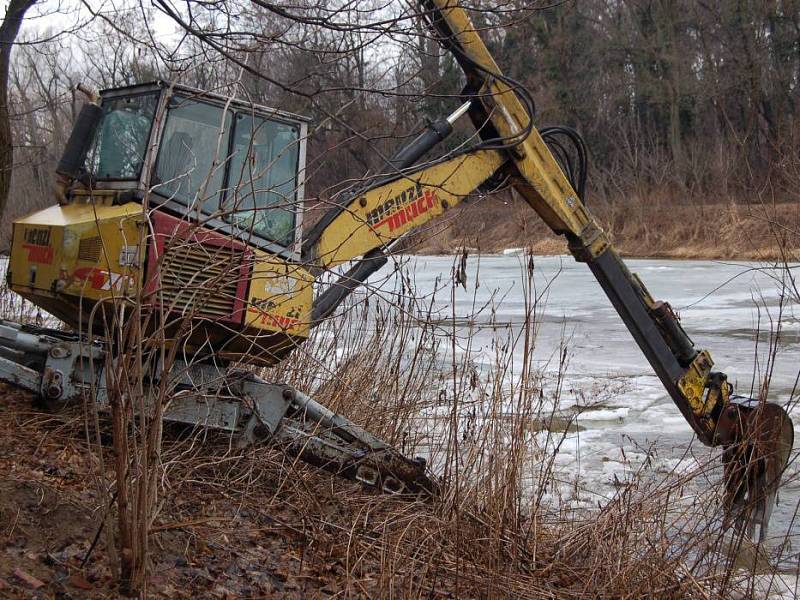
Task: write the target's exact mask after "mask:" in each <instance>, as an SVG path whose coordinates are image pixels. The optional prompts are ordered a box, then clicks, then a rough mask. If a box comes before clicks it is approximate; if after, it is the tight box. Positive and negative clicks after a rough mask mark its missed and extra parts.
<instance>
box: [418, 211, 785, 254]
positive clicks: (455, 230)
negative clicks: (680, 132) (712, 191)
mask: <svg viewBox="0 0 800 600" xmlns="http://www.w3.org/2000/svg"><path fill="white" fill-rule="evenodd" d="M590 209H591V210H592V212H593V213H594V214H595V215H596V216H597V218H598V219H599V220H600V222H601V223H602V224H603V226H604V227H605V228H606V230H607V231H608V232H609V233H610V235H611V239H612V241H613V242H614V244H615V245H616V246H617V248H618V250H619V251H620V252H621V254H622V255H624V256H631V257H660V258H681V259H683V258H694V259H728V260H775V259H783V258H785V256H784V253H787V252H788V258H789V260H790V261H791V260H795V261H796V260H798V259H800V247H798V246H797V245H796V244H794V245H793V242H792V232H797V231H799V230H800V203H798V202H796V201H795V202H784V203H777V204H773V203H769V202H754V203H743V202H740V203H737V202H728V203H721V202H719V201H717V200H709V201H705V202H682V203H676V202H675V201H673V200H668V199H663V198H659V197H658V196H656V197H655V198H648V199H646V200H637V199H631V200H628V201H626V202H616V203H609V202H605V201H598V202H597V203H596V204H595V203H591V204H590ZM451 222H452V227H449V228H447V229H443V228H437V229H434V230H429V231H426V232H423V233H420V234H419V235H418V236H417V237H416V239H415V240H414V242H412V243H411V244H409V248H411V249H413V251H414V252H420V253H425V254H450V253H452V252H453V251H455V250H456V249H457V248H460V247H461V246H463V245H466V246H470V247H472V248H475V249H480V250H481V251H483V252H500V251H502V250H503V249H505V248H530V249H531V250H532V251H533V252H534V253H535V254H545V255H548V254H566V252H567V248H566V243H565V242H564V240H563V239H562V238H560V237H557V236H555V235H554V234H553V233H552V232H551V231H550V230H549V229H548V228H547V226H546V225H545V224H544V223H543V222H542V221H541V219H539V217H538V216H537V215H536V213H535V212H534V211H533V210H532V209H531V208H530V207H528V206H527V205H526V204H524V203H523V202H522V201H519V200H516V201H513V200H508V199H507V198H505V197H504V196H497V197H491V198H486V199H483V200H479V201H476V202H473V203H471V204H468V205H466V206H464V207H462V208H459V209H458V210H457V211H456V214H455V215H454V216H452V217H451ZM794 240H795V242H796V236H795V237H794Z"/></svg>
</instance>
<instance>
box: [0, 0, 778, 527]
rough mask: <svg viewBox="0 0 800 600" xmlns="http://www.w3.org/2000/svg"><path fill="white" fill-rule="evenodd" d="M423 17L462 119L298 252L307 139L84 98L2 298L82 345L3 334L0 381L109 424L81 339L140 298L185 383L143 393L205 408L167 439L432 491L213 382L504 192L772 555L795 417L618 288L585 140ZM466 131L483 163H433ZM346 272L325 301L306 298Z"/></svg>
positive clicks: (132, 102)
mask: <svg viewBox="0 0 800 600" xmlns="http://www.w3.org/2000/svg"><path fill="white" fill-rule="evenodd" d="M421 14H422V16H423V18H424V19H425V20H426V22H427V24H428V25H429V28H430V31H431V35H434V36H436V39H437V40H438V41H439V43H440V44H441V45H442V46H443V47H444V48H446V49H447V50H448V51H449V52H451V53H452V55H453V56H454V57H455V59H456V61H457V62H458V64H459V65H460V66H461V68H462V69H463V71H464V73H465V75H466V81H467V83H466V87H465V88H464V89H463V91H462V92H461V99H462V102H463V103H462V105H461V106H460V107H459V108H458V109H457V110H455V112H453V113H452V114H451V115H449V116H448V117H446V118H442V119H440V120H438V121H436V122H433V123H431V124H429V125H428V126H427V127H426V128H425V129H424V131H423V132H422V133H421V134H420V135H419V136H418V137H417V138H416V139H414V140H413V141H411V142H410V143H408V144H407V145H406V146H405V147H403V148H402V149H400V150H399V151H398V152H397V153H396V154H395V155H394V156H392V157H391V158H389V159H388V160H387V161H386V165H385V169H384V172H383V173H382V174H381V175H378V176H373V177H371V178H369V179H368V180H367V181H366V182H365V183H363V184H361V185H359V186H356V187H354V188H352V189H350V190H348V191H347V192H344V193H342V194H340V195H339V196H338V198H337V200H336V201H335V202H334V203H333V204H332V206H331V207H330V208H329V209H328V211H327V212H326V213H325V214H324V215H323V217H322V218H321V219H320V220H319V221H318V222H316V223H315V224H314V225H313V226H311V227H310V228H307V234H306V235H305V238H304V239H303V237H302V236H301V231H302V230H303V227H302V222H301V221H302V211H301V210H300V207H301V206H302V205H303V178H304V172H305V154H306V137H307V128H308V122H307V120H306V119H304V118H303V117H300V116H297V115H294V114H290V113H287V112H283V111H279V110H274V109H270V108H265V107H262V106H256V105H253V104H250V103H246V102H242V101H239V100H236V99H232V98H229V97H221V96H217V95H214V94H211V93H207V92H204V91H201V90H196V89H192V88H188V87H185V86H182V85H178V84H172V83H166V82H155V83H150V84H142V85H134V86H130V87H125V88H118V89H110V90H105V91H103V92H102V93H100V94H99V95H95V94H92V93H91V92H87V93H88V94H89V96H90V99H89V100H90V101H89V102H87V103H86V104H85V105H84V107H83V109H82V111H81V113H80V115H79V117H78V119H77V121H76V123H75V126H74V129H73V132H72V134H71V137H70V139H69V141H68V143H67V146H66V148H65V151H64V154H63V158H62V160H61V161H60V163H59V165H58V168H57V178H58V185H57V188H58V189H57V193H56V196H57V204H55V205H54V206H52V207H51V208H48V209H45V210H42V211H39V212H35V213H34V214H31V215H29V216H27V217H25V218H22V219H19V220H17V221H16V222H15V223H14V226H13V242H12V249H11V259H10V266H9V271H8V275H7V277H8V282H9V285H10V287H11V289H13V290H14V291H15V292H17V293H18V294H20V295H21V296H23V297H24V298H26V299H27V300H29V301H31V302H33V303H34V304H36V305H37V306H39V307H41V308H42V309H44V310H46V311H48V312H49V313H51V314H53V315H55V316H56V317H58V318H59V319H61V320H62V321H64V322H65V323H66V324H68V325H69V326H70V327H72V328H73V330H74V331H76V332H77V333H65V332H63V331H60V330H53V329H43V328H39V327H33V326H30V325H21V324H18V323H13V322H8V321H5V322H3V323H1V324H0V340H1V341H0V377H1V378H3V379H5V380H7V381H12V382H15V383H16V384H18V385H22V386H23V387H27V388H28V389H31V390H34V391H35V392H36V393H38V394H40V395H41V397H42V398H44V399H48V400H50V401H65V400H69V399H72V398H75V397H79V396H85V395H86V394H87V393H90V390H94V393H95V396H96V397H95V400H96V402H97V403H98V404H99V405H101V406H102V405H103V404H104V403H106V404H107V403H108V398H107V393H106V392H104V390H105V387H104V381H105V380H104V377H105V376H106V375H105V374H104V371H103V367H102V365H101V363H102V362H103V360H104V357H106V356H107V353H108V352H113V349H110V348H108V347H106V346H104V345H103V344H98V343H95V342H91V340H90V341H88V342H87V340H86V338H85V333H86V332H87V329H89V328H91V327H92V326H93V322H94V319H95V317H96V316H97V313H98V310H99V309H100V308H101V307H104V306H108V305H109V303H112V304H113V302H114V301H115V300H116V299H120V298H129V299H130V298H135V299H137V301H138V302H140V303H143V304H145V305H146V306H148V307H149V308H150V309H153V310H158V311H160V314H162V315H163V319H162V320H160V321H158V323H159V327H162V328H163V330H165V331H166V332H167V337H168V339H169V340H170V343H173V344H180V346H181V349H180V356H181V357H183V358H182V360H184V361H185V364H183V366H184V367H185V368H182V369H178V368H177V367H175V366H174V365H172V366H171V367H170V369H169V371H170V372H159V371H158V366H154V367H153V369H154V372H152V373H151V374H150V376H149V377H150V380H151V381H158V380H159V378H163V377H167V378H169V379H170V382H171V385H174V386H175V388H176V389H182V390H184V391H185V390H193V392H191V393H183V394H181V395H180V398H176V400H175V401H174V402H173V403H171V404H170V407H169V410H168V411H167V413H166V415H165V417H166V418H168V419H171V420H174V421H179V422H186V423H193V424H200V425H206V426H209V427H217V428H221V429H227V430H230V431H235V432H238V433H239V434H241V435H242V436H243V438H245V439H246V440H248V441H256V440H262V439H267V438H269V439H271V440H272V441H273V442H275V443H279V444H282V445H283V447H284V448H285V449H286V450H287V451H289V452H293V453H295V454H298V455H300V456H301V457H303V458H304V459H307V460H310V461H312V462H314V463H316V464H319V465H321V466H323V467H326V468H329V469H332V470H334V471H336V472H338V473H340V474H342V475H345V476H348V477H351V478H355V479H357V480H360V481H362V482H364V483H366V484H370V485H376V486H378V487H380V488H382V489H384V490H386V491H389V492H395V493H398V492H416V491H419V490H427V491H434V488H435V487H436V484H435V483H434V480H433V478H432V477H430V476H429V474H428V473H427V472H426V465H425V461H424V460H422V459H409V458H406V457H404V456H403V455H401V454H400V453H399V452H398V451H396V450H395V449H393V448H391V447H390V446H388V445H387V444H385V443H383V442H382V441H381V440H379V439H377V438H375V437H373V436H371V435H370V434H369V433H367V432H365V431H363V430H361V429H359V428H358V427H356V426H355V425H353V424H352V423H351V422H349V421H347V420H346V419H344V418H343V417H342V416H340V415H337V414H334V413H332V412H331V411H329V410H328V409H326V408H325V407H324V406H322V405H320V404H318V403H316V402H315V401H314V400H313V399H311V398H309V397H308V396H306V395H304V394H303V393H302V392H300V391H298V390H294V389H292V388H290V387H288V386H284V385H280V384H274V383H271V382H267V381H263V380H261V379H259V378H258V377H256V376H255V375H252V374H249V373H243V372H242V371H241V369H239V370H237V371H236V373H238V375H236V377H237V378H238V379H236V381H234V382H233V383H231V381H230V378H228V379H227V380H226V384H225V393H224V394H223V393H221V391H220V390H221V388H220V386H219V385H218V384H217V385H216V387H215V384H214V383H212V382H213V381H216V380H218V378H217V374H218V373H219V370H220V369H224V368H225V366H226V365H242V364H243V363H246V364H251V365H261V366H265V365H267V366H268V365H272V364H275V363H277V362H279V361H281V360H283V359H285V358H286V357H287V356H288V355H289V354H290V353H291V352H292V350H293V349H294V348H296V347H298V346H299V345H301V344H302V343H303V342H304V341H305V340H306V339H307V338H308V336H309V334H310V332H311V330H312V328H313V327H315V326H316V325H317V324H319V323H320V322H323V321H324V320H325V319H326V318H328V317H329V316H331V315H332V314H333V313H334V312H335V311H336V309H337V307H339V306H340V304H341V303H342V301H343V300H344V299H345V298H346V297H347V296H348V295H349V294H350V293H351V292H352V291H353V290H354V289H356V288H357V287H359V286H360V285H362V284H363V283H364V282H365V281H366V280H367V278H368V277H369V276H370V275H371V274H373V273H375V272H376V271H377V270H378V269H380V268H381V267H382V266H383V265H384V264H385V263H386V262H387V256H388V255H389V253H390V252H392V250H393V249H394V248H395V247H396V245H397V244H398V243H400V242H401V241H402V240H403V239H404V238H405V237H406V236H407V235H408V234H409V233H410V232H414V231H417V230H418V229H419V228H420V227H421V226H423V225H425V224H426V223H429V222H430V221H432V220H433V219H436V218H437V217H440V216H441V215H443V214H444V213H446V212H447V211H449V210H452V209H453V208H455V207H456V206H457V205H458V204H459V203H460V202H462V201H464V200H465V199H466V198H467V197H468V196H469V195H470V194H471V193H473V192H475V191H476V190H478V189H480V188H482V187H486V186H496V185H497V184H498V182H502V183H503V184H507V185H510V186H513V188H514V189H515V190H516V192H517V193H518V194H519V195H520V196H521V197H522V198H524V199H525V201H526V202H527V203H528V204H529V205H530V206H531V208H532V209H533V210H535V211H536V213H537V214H538V215H539V216H540V217H541V218H542V219H543V220H544V221H545V222H546V223H547V225H548V226H549V227H550V228H551V229H552V230H553V231H554V232H555V233H557V234H559V235H562V236H564V238H566V242H567V247H568V249H569V251H570V253H571V254H572V255H573V256H574V257H575V259H576V260H577V261H579V262H583V263H586V264H587V265H588V267H589V270H590V271H591V273H592V274H593V275H594V276H595V278H596V279H597V280H598V281H599V283H600V285H601V286H602V288H603V290H604V291H605V293H606V294H607V296H608V298H609V299H610V301H611V303H612V304H613V306H614V308H615V309H616V310H617V312H618V313H619V315H620V317H621V318H622V321H623V322H624V323H625V325H626V326H627V327H628V329H629V330H630V332H631V334H632V336H633V339H634V340H635V342H636V343H637V344H638V345H639V347H640V348H641V350H642V352H643V353H644V355H645V357H646V358H647V360H648V361H649V363H650V364H651V365H652V367H653V369H654V371H655V372H656V374H657V375H658V377H659V379H660V380H661V382H662V383H663V385H664V387H665V388H666V390H667V392H668V393H669V395H670V397H671V398H672V399H673V400H674V402H675V404H676V405H677V406H678V408H679V409H680V411H681V413H682V414H683V416H684V417H685V418H686V421H687V422H688V423H689V425H690V426H691V428H692V429H693V430H694V432H695V434H696V435H697V437H698V438H699V439H700V440H701V441H702V442H703V443H704V444H706V445H710V446H718V445H721V446H723V447H724V448H725V453H724V456H725V477H726V483H727V490H726V502H727V503H728V505H729V508H731V510H734V509H735V510H739V511H740V512H742V513H743V511H744V510H745V508H746V507H750V508H752V509H753V510H752V511H751V513H750V516H749V517H748V518H747V519H744V521H746V523H745V525H747V526H748V527H749V528H750V533H751V535H752V534H753V533H754V529H753V528H754V526H755V524H757V525H759V526H760V530H759V531H760V537H763V536H764V535H765V533H766V527H767V521H768V519H769V514H770V511H771V508H772V505H773V502H774V497H775V492H776V490H777V487H778V482H779V480H780V476H781V473H782V472H783V470H784V468H785V465H786V464H787V461H788V458H789V454H790V452H791V449H792V446H793V426H792V422H791V420H790V419H789V417H788V415H787V414H786V412H785V411H784V410H783V409H782V408H781V407H779V406H777V405H774V404H769V403H766V402H765V401H764V400H763V399H761V400H756V399H750V398H744V397H740V396H737V395H735V394H734V393H733V391H732V386H731V385H730V384H729V383H728V381H727V378H726V376H725V375H724V374H723V373H720V372H717V371H714V363H713V360H712V359H711V356H710V354H709V353H708V352H707V351H705V350H701V349H697V348H695V346H694V344H693V343H692V341H691V339H690V338H689V337H688V335H687V334H686V332H685V331H684V329H683V328H682V326H681V324H680V322H679V319H678V317H677V316H676V314H675V313H674V312H673V310H672V309H671V308H670V305H669V304H667V303H666V302H661V301H658V300H655V299H654V298H653V297H652V296H651V295H650V293H649V292H648V291H647V288H646V287H645V286H644V284H643V283H642V281H641V280H640V279H639V278H638V277H637V276H636V275H634V274H632V273H631V272H630V271H629V270H628V269H627V268H626V267H625V264H624V263H623V261H622V260H621V259H620V257H619V255H618V254H617V253H616V252H615V250H614V248H613V246H612V244H611V243H610V241H609V239H608V236H607V235H606V233H605V232H604V231H603V229H602V227H600V225H599V224H598V223H597V221H596V220H595V219H594V218H593V217H592V215H591V214H590V213H589V212H588V210H587V209H586V206H585V204H584V202H583V200H584V195H585V191H584V188H585V183H586V150H585V147H584V146H583V142H582V140H581V138H580V136H579V135H578V134H577V133H576V132H575V131H574V130H572V129H569V128H566V127H551V128H542V129H541V130H539V129H537V128H536V126H535V125H534V123H533V118H532V116H533V102H532V99H531V97H530V95H529V92H528V91H527V90H526V89H525V88H524V87H523V86H521V85H520V84H519V83H517V82H516V81H514V80H512V79H510V78H509V77H507V76H505V75H503V73H502V72H501V70H500V69H499V67H498V66H497V64H496V63H495V61H494V60H493V58H492V56H491V54H490V53H489V51H488V50H487V48H486V46H485V45H484V43H483V42H482V41H481V38H480V36H479V35H478V33H477V32H476V30H475V28H474V27H473V25H472V24H471V22H470V19H469V17H468V15H467V13H466V12H465V11H464V10H463V9H462V8H460V7H459V6H458V4H457V3H456V2H455V1H454V0H422V2H421ZM464 116H466V117H468V118H469V119H470V120H471V121H472V124H473V125H474V128H475V132H476V133H475V137H474V138H473V139H474V140H475V141H474V142H473V143H472V144H471V145H469V146H467V147H464V146H463V145H462V146H461V149H459V150H457V151H452V152H449V153H446V154H445V155H443V156H441V157H439V158H434V159H430V158H423V157H426V155H427V154H428V153H429V152H430V151H431V150H432V149H433V148H434V147H435V146H436V145H437V144H439V143H440V142H442V141H443V140H445V139H446V138H447V137H448V136H449V135H450V134H451V133H452V131H453V128H454V127H453V126H454V123H455V122H456V121H457V120H458V119H460V118H462V117H464ZM348 266H349V268H347V269H346V270H344V268H345V267H348ZM337 267H338V268H339V273H340V275H339V276H338V279H337V280H336V281H335V282H334V284H333V285H330V286H328V287H327V288H326V289H325V290H324V291H322V292H320V293H317V294H316V297H315V282H316V281H317V280H318V279H319V278H320V276H321V275H322V274H325V273H331V272H332V271H333V270H334V269H335V268H337ZM153 322H155V321H153ZM164 371H166V369H164ZM104 394H105V395H104ZM242 398H247V399H248V401H247V402H243V401H241V399H242ZM753 507H754V508H753Z"/></svg>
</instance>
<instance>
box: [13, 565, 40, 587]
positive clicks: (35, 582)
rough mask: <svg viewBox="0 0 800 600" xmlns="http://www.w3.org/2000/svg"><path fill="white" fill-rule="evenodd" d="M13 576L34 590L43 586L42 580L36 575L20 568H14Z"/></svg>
mask: <svg viewBox="0 0 800 600" xmlns="http://www.w3.org/2000/svg"><path fill="white" fill-rule="evenodd" d="M14 576H15V577H16V578H17V579H20V580H21V581H23V582H24V583H25V584H27V585H28V586H30V587H32V588H33V589H35V590H38V589H39V588H40V587H44V581H41V580H40V579H36V577H34V576H33V575H29V574H28V573H26V572H25V571H23V570H22V569H20V568H17V569H14Z"/></svg>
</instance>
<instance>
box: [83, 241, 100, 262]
mask: <svg viewBox="0 0 800 600" xmlns="http://www.w3.org/2000/svg"><path fill="white" fill-rule="evenodd" d="M102 251H103V241H102V240H101V239H100V236H99V235H97V236H95V237H90V238H83V239H81V241H80V242H79V243H78V260H85V261H88V262H97V261H98V260H100V253H101V252H102Z"/></svg>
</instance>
